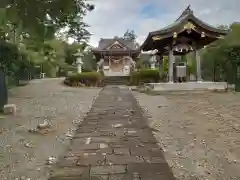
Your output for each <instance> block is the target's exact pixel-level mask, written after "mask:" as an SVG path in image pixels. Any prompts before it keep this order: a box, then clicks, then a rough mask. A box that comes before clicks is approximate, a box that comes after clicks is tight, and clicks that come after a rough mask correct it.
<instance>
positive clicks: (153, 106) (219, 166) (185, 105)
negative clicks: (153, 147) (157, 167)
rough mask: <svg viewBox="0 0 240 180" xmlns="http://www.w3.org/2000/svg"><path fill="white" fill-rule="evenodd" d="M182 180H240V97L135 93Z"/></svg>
mask: <svg viewBox="0 0 240 180" xmlns="http://www.w3.org/2000/svg"><path fill="white" fill-rule="evenodd" d="M133 94H134V95H135V97H136V98H137V99H138V101H139V102H140V105H141V106H142V107H143V108H144V110H145V111H146V112H145V113H146V115H147V116H148V118H149V124H150V126H151V127H152V128H155V129H157V130H159V131H158V132H155V133H154V134H155V137H156V138H157V140H158V141H159V145H160V146H161V147H163V150H164V152H165V157H166V159H167V161H168V163H169V165H170V167H172V169H173V172H174V175H175V176H176V177H177V178H178V179H179V180H203V179H204V180H216V179H217V180H240V171H239V170H240V94H239V93H202V94H183V95H162V96H160V95H159V96H150V95H146V94H141V93H137V92H133Z"/></svg>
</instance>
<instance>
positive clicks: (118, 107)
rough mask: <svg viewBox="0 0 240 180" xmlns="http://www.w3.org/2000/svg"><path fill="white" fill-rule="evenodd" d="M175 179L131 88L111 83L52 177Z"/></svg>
mask: <svg viewBox="0 0 240 180" xmlns="http://www.w3.org/2000/svg"><path fill="white" fill-rule="evenodd" d="M89 179H92V180H174V177H173V174H172V172H171V170H170V168H169V166H168V164H167V163H166V161H165V159H164V157H163V153H162V152H161V150H160V148H159V147H158V145H157V141H156V139H155V138H154V136H153V135H152V129H150V128H149V127H148V125H147V121H146V119H145V118H144V116H143V115H142V112H141V108H140V107H139V105H138V104H137V102H136V100H135V98H134V97H133V96H132V94H131V92H130V91H129V90H128V89H126V88H125V89H124V88H119V87H106V88H104V89H103V91H101V92H100V95H99V97H98V98H97V99H96V102H95V103H94V105H93V107H92V110H91V111H90V112H89V113H88V115H87V117H86V118H85V120H84V121H83V122H82V124H81V125H80V126H79V128H78V129H77V131H76V133H75V136H74V138H73V140H72V144H71V146H70V148H69V149H68V151H67V152H66V154H65V156H62V157H61V158H60V159H59V161H58V162H57V164H56V166H55V168H54V170H53V172H52V174H51V177H50V180H89Z"/></svg>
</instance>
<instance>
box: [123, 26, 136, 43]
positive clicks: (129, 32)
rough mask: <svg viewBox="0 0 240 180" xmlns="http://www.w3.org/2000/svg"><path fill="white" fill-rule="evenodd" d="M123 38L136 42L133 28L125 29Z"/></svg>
mask: <svg viewBox="0 0 240 180" xmlns="http://www.w3.org/2000/svg"><path fill="white" fill-rule="evenodd" d="M123 38H124V39H127V40H131V41H133V42H136V39H137V35H136V33H135V32H134V30H129V29H128V30H127V31H126V32H125V33H124V35H123Z"/></svg>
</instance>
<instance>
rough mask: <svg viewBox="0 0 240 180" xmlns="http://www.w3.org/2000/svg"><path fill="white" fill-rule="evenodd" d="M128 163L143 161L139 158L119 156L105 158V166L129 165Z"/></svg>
mask: <svg viewBox="0 0 240 180" xmlns="http://www.w3.org/2000/svg"><path fill="white" fill-rule="evenodd" d="M129 163H144V159H143V158H142V157H141V156H121V155H108V156H106V164H129Z"/></svg>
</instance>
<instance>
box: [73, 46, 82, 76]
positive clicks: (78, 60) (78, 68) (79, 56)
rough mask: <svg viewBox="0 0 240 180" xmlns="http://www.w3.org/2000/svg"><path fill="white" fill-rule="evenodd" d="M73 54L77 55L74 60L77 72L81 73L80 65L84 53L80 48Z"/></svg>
mask: <svg viewBox="0 0 240 180" xmlns="http://www.w3.org/2000/svg"><path fill="white" fill-rule="evenodd" d="M75 56H76V57H77V60H76V65H77V72H78V73H81V72H82V65H83V61H82V58H83V56H84V55H83V54H82V53H81V52H80V50H78V52H77V53H76V54H75Z"/></svg>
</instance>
